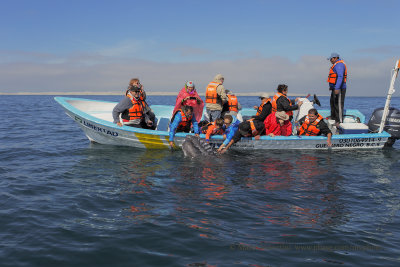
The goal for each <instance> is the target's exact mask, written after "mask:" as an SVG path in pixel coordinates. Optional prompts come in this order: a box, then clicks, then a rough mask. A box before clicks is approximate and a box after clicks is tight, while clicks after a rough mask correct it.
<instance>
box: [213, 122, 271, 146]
mask: <svg viewBox="0 0 400 267" xmlns="http://www.w3.org/2000/svg"><path fill="white" fill-rule="evenodd" d="M264 133H265V127H264V122H262V121H259V120H255V119H250V120H247V121H244V122H241V123H240V124H239V127H238V130H237V131H236V132H235V134H234V136H233V138H232V140H231V141H230V142H229V143H228V145H227V146H226V147H225V148H223V149H221V150H218V151H219V152H220V153H225V152H226V151H227V150H228V149H229V148H230V147H231V146H232V145H233V144H235V143H237V142H239V141H240V139H242V137H254V139H256V140H259V139H260V137H261V135H264Z"/></svg>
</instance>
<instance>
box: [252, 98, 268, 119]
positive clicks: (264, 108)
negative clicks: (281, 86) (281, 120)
mask: <svg viewBox="0 0 400 267" xmlns="http://www.w3.org/2000/svg"><path fill="white" fill-rule="evenodd" d="M260 100H261V104H260V106H258V107H257V106H254V109H256V110H257V113H256V115H255V116H253V117H252V118H253V119H255V120H259V121H262V122H264V120H265V119H266V118H267V117H268V115H269V114H271V110H272V104H271V99H270V98H269V94H267V93H262V94H261V95H260Z"/></svg>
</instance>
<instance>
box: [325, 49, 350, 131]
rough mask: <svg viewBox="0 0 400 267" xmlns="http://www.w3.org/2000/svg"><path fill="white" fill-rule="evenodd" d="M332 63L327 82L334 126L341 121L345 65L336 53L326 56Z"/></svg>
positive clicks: (345, 75)
mask: <svg viewBox="0 0 400 267" xmlns="http://www.w3.org/2000/svg"><path fill="white" fill-rule="evenodd" d="M328 60H330V62H331V63H332V66H331V68H330V69H329V75H328V80H327V82H328V83H329V90H331V99H330V105H331V120H335V122H336V126H338V124H339V123H341V122H343V115H344V98H345V96H346V87H347V86H346V83H347V66H346V64H345V63H344V61H343V60H342V59H340V57H339V54H338V53H332V54H331V56H330V57H329V58H328Z"/></svg>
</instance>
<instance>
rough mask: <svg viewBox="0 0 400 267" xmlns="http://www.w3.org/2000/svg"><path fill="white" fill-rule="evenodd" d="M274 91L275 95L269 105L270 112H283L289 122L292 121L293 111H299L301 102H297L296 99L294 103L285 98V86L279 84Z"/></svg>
mask: <svg viewBox="0 0 400 267" xmlns="http://www.w3.org/2000/svg"><path fill="white" fill-rule="evenodd" d="M276 90H277V93H276V94H275V95H274V97H273V99H272V103H271V104H272V112H277V111H285V112H286V114H288V115H289V120H290V121H291V120H292V119H293V110H297V109H299V107H300V106H301V105H302V104H303V102H302V101H298V100H299V97H297V98H296V99H295V100H294V101H293V100H290V99H289V98H288V97H287V93H288V86H287V85H286V84H279V85H278V88H277V89H276ZM297 101H298V102H297ZM296 102H297V104H296Z"/></svg>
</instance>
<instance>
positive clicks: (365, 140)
mask: <svg viewBox="0 0 400 267" xmlns="http://www.w3.org/2000/svg"><path fill="white" fill-rule="evenodd" d="M55 100H56V101H57V102H58V103H59V104H61V106H63V108H64V109H65V111H66V113H67V114H68V116H70V117H71V118H72V119H73V120H74V121H75V122H76V123H77V124H78V125H79V126H80V127H81V129H82V130H83V132H84V133H85V134H86V136H87V137H88V139H89V140H90V141H92V142H97V143H100V144H107V145H117V146H131V147H137V148H146V149H168V148H169V134H168V131H167V129H166V127H165V125H164V129H160V130H147V129H140V128H133V127H129V126H123V127H119V126H117V125H116V124H114V123H113V122H112V114H111V112H112V109H113V107H114V106H115V105H116V104H117V103H115V102H106V101H95V100H89V99H80V98H68V97H56V98H55ZM152 108H153V111H154V112H155V114H156V117H157V118H158V119H159V125H161V124H165V120H169V117H170V115H171V113H172V110H173V107H172V106H171V107H168V106H152ZM161 122H163V123H161ZM186 135H187V134H186V133H176V135H175V139H174V142H175V145H176V146H178V147H181V146H182V143H183V141H184V139H185V136H186ZM200 137H202V138H204V137H205V136H204V135H200ZM389 137H390V135H389V134H388V133H386V132H383V133H366V134H344V135H333V136H332V147H331V149H334V150H336V149H341V150H342V149H379V148H382V147H383V146H384V144H385V143H386V141H387V139H388V138H389ZM222 142H223V139H222V136H213V137H212V138H211V140H210V143H212V144H215V145H216V146H219V145H220V144H221V143H222ZM327 148H328V147H327V138H326V137H323V136H275V137H269V136H262V137H261V138H260V140H255V139H254V138H242V140H241V141H240V142H238V143H236V144H235V145H234V146H232V149H235V150H245V151H246V150H265V149H278V150H295V149H301V150H304V149H319V150H326V149H327Z"/></svg>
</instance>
